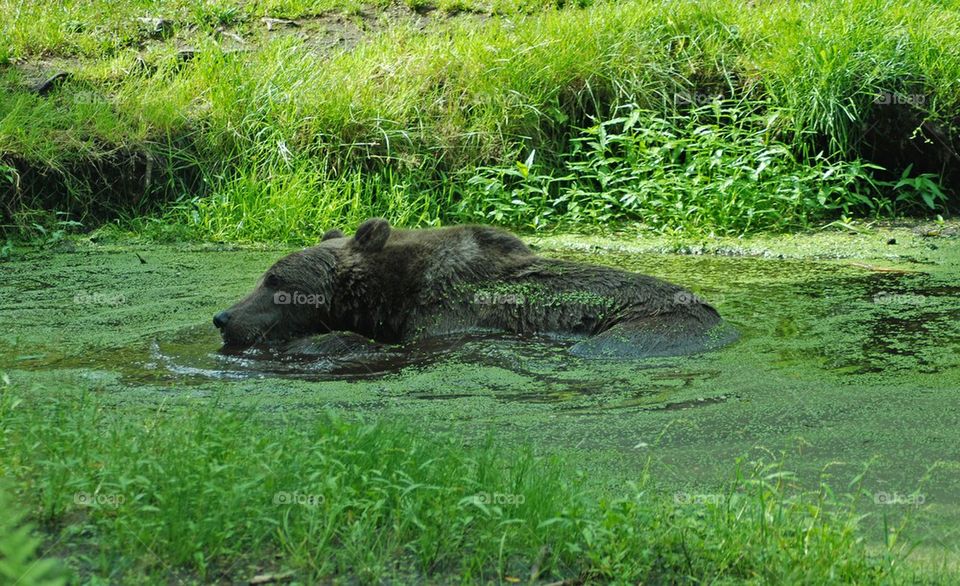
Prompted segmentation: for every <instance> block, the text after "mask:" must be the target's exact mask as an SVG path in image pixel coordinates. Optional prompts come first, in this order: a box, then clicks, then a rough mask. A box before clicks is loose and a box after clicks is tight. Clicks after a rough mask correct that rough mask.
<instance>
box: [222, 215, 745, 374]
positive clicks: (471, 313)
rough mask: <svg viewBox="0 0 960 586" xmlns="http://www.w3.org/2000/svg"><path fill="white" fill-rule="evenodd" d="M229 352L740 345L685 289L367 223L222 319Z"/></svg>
mask: <svg viewBox="0 0 960 586" xmlns="http://www.w3.org/2000/svg"><path fill="white" fill-rule="evenodd" d="M213 323H214V325H216V327H217V328H219V329H220V332H221V334H222V337H223V340H224V343H225V345H226V346H228V347H229V346H249V345H253V344H257V343H262V342H265V343H277V342H287V341H290V340H294V339H297V338H303V337H306V336H312V335H315V334H322V333H328V332H351V333H353V334H356V335H359V336H363V337H365V338H368V339H371V340H373V341H375V342H378V343H389V344H393V343H405V342H410V341H413V340H418V339H423V338H426V337H434V336H444V335H451V334H458V333H467V332H472V333H482V332H510V333H515V334H524V335H526V334H539V335H548V336H556V337H566V338H572V339H574V340H576V343H575V344H574V345H573V346H572V348H571V352H572V353H573V354H576V355H580V356H588V357H597V358H603V357H609V358H641V357H648V356H672V355H681V354H691V353H697V352H703V351H706V350H711V349H714V348H718V347H720V346H722V345H724V344H726V343H728V342H730V341H732V340H733V339H735V338H736V335H737V334H736V332H735V330H734V329H733V328H732V327H730V326H728V325H727V324H726V323H725V322H724V321H723V320H722V319H721V318H720V316H719V314H718V313H717V311H716V310H715V309H714V308H713V307H711V306H710V305H708V304H706V303H705V302H703V301H702V300H701V299H700V298H699V297H697V296H696V295H694V294H693V293H691V292H689V291H687V290H685V289H683V288H681V287H678V286H676V285H673V284H670V283H667V282H664V281H661V280H659V279H655V278H653V277H648V276H645V275H639V274H635V273H630V272H626V271H621V270H617V269H614V268H609V267H601V266H593V265H589V264H582V263H576V262H570V261H562V260H550V259H545V258H541V257H539V256H537V255H535V254H534V253H533V252H532V251H531V250H530V249H529V248H527V246H526V245H525V244H524V243H523V242H521V241H520V240H519V239H518V238H517V237H515V236H514V235H512V234H510V233H508V232H505V231H503V230H499V229H496V228H491V227H487V226H454V227H449V228H438V229H424V230H395V229H391V227H390V225H389V224H388V223H387V221H386V220H383V219H380V218H372V219H370V220H367V221H366V222H364V223H363V224H362V225H361V226H360V227H359V228H358V229H357V232H356V234H355V235H354V236H353V237H352V238H348V237H345V236H344V235H343V233H342V232H340V231H339V230H331V231H329V232H327V233H326V234H324V236H323V239H322V241H321V243H320V244H319V245H318V246H313V247H311V248H306V249H304V250H301V251H298V252H294V253H292V254H290V255H288V256H286V257H284V258H282V259H280V260H279V261H277V262H276V264H274V265H273V266H272V267H270V269H269V270H268V271H267V272H266V273H265V274H264V275H263V277H262V278H261V279H260V281H259V282H258V283H257V286H256V288H255V289H254V290H253V292H252V293H250V294H249V295H248V296H247V297H245V298H244V299H242V300H241V301H239V302H238V303H237V304H236V305H234V306H233V307H231V308H230V309H228V310H226V311H221V312H220V313H218V314H217V315H216V316H214V318H213Z"/></svg>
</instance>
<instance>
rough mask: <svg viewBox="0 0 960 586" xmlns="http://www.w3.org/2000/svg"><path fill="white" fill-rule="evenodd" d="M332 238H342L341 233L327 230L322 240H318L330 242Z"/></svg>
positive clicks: (335, 230)
mask: <svg viewBox="0 0 960 586" xmlns="http://www.w3.org/2000/svg"><path fill="white" fill-rule="evenodd" d="M333 238H343V231H341V230H337V229H336V228H334V229H332V230H327V231H326V232H324V233H323V238H321V239H320V242H324V241H325V240H330V239H333Z"/></svg>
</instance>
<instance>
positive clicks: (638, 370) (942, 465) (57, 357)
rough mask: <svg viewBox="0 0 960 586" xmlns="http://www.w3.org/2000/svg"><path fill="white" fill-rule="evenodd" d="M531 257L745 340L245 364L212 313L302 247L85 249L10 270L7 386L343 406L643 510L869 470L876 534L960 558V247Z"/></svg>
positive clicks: (826, 238) (428, 351)
mask: <svg viewBox="0 0 960 586" xmlns="http://www.w3.org/2000/svg"><path fill="white" fill-rule="evenodd" d="M948 232H949V231H948ZM955 232H956V230H954V233H955ZM891 239H893V240H894V241H895V243H893V244H888V243H889V242H890V241H891ZM532 244H533V245H534V246H535V247H538V248H539V249H540V251H541V253H542V254H544V255H545V256H552V257H557V258H561V257H562V258H567V259H572V260H580V261H585V262H592V263H598V264H608V265H611V266H617V267H622V268H626V269H630V270H634V271H639V272H643V273H647V274H651V275H655V276H658V277H662V278H664V279H667V280H670V281H673V282H676V283H678V284H681V285H685V286H687V287H689V288H690V289H692V290H693V291H695V292H696V293H697V294H698V295H700V296H702V297H704V298H706V299H707V300H709V301H711V302H712V303H713V304H714V305H715V306H716V307H717V308H718V309H719V311H720V312H721V314H722V315H723V316H724V317H725V318H726V319H727V320H729V321H730V322H731V323H732V324H734V325H735V326H736V327H737V328H738V329H739V330H740V332H741V339H740V341H738V342H737V343H735V344H733V345H731V346H729V347H727V348H724V349H722V350H720V351H717V352H713V353H710V354H704V355H700V356H694V357H680V358H669V359H655V360H646V361H591V360H585V359H579V358H575V357H573V356H570V355H568V354H567V353H566V351H565V346H564V345H563V344H559V343H556V342H551V341H549V340H537V339H521V338H516V337H480V336H476V337H469V336H467V337H459V338H457V339H451V340H442V341H437V342H432V343H430V344H425V345H420V346H414V347H408V348H403V349H399V350H398V351H397V352H396V353H394V354H392V355H390V356H388V357H387V358H385V359H382V360H377V361H365V360H363V359H356V360H339V361H333V360H327V359H315V360H293V361H290V360H280V359H276V358H274V357H270V356H264V355H258V354H255V353H246V354H243V353H241V354H231V355H226V354H221V353H219V352H218V350H219V347H220V344H219V337H218V335H217V332H216V330H215V329H214V327H213V326H212V324H211V323H210V318H211V316H212V315H213V313H214V312H215V311H217V310H219V309H222V308H225V307H227V306H229V305H230V304H231V303H232V302H234V301H235V300H236V299H237V298H239V297H240V296H241V295H243V294H245V293H246V292H247V291H248V290H249V289H250V288H251V287H252V286H253V284H254V282H255V281H256V279H257V277H258V276H259V275H260V274H261V273H262V272H263V271H264V270H265V269H266V268H267V267H268V266H269V265H270V264H271V263H272V262H273V261H274V260H275V259H276V258H279V257H280V256H282V255H283V254H284V253H285V252H286V251H285V250H282V249H252V248H231V247H224V246H212V245H211V246H200V245H191V246H159V245H149V246H148V245H119V244H112V245H103V244H100V245H98V244H93V243H89V242H78V243H73V244H69V245H68V246H67V247H64V248H63V249H60V250H56V251H49V250H27V251H20V252H19V253H17V254H15V255H14V257H13V258H12V259H10V260H7V261H5V262H3V263H2V264H0V270H2V273H3V279H2V281H0V320H2V324H3V326H2V328H0V370H3V371H4V372H6V373H7V374H8V376H10V378H11V379H12V380H15V381H17V382H19V383H22V384H26V385H30V386H34V387H38V388H41V389H43V390H45V391H47V392H50V393H56V392H57V390H58V389H59V388H63V387H64V386H71V387H78V386H79V387H86V388H90V389H92V390H93V391H95V392H97V393H100V394H101V395H102V396H103V397H104V398H105V400H107V401H108V402H112V403H115V405H116V407H117V408H118V409H129V410H141V409H152V408H156V406H157V405H159V404H164V405H167V406H171V407H172V406H176V405H186V406H190V405H195V404H197V403H198V402H209V401H218V404H220V405H222V406H223V408H224V409H234V408H249V407H250V406H254V407H255V408H257V409H260V410H263V411H264V412H265V413H266V414H267V415H268V416H269V415H271V414H273V413H276V414H278V415H280V414H282V415H284V416H285V417H286V418H287V421H288V422H289V421H296V420H297V419H298V418H310V417H311V416H312V414H314V413H317V412H318V411H321V410H325V409H331V408H333V409H336V410H338V411H340V412H347V413H359V414H362V415H363V416H365V417H382V418H387V419H402V420H408V421H410V420H412V421H415V422H416V423H417V425H418V427H420V428H421V429H423V430H424V431H425V432H427V433H430V432H431V431H434V430H435V431H436V432H437V433H441V432H442V433H455V434H460V435H462V436H464V437H466V438H468V440H469V441H474V440H476V441H480V440H482V439H483V438H485V437H487V436H493V438H494V439H495V440H496V441H498V442H501V443H503V444H510V445H517V444H519V445H530V446H533V447H534V449H535V450H537V451H538V452H542V453H548V454H556V455H558V456H559V457H560V458H561V459H562V460H563V461H564V462H566V463H569V464H570V466H571V469H580V470H584V471H586V473H587V474H586V478H587V480H586V482H588V483H591V484H593V485H594V487H595V488H598V489H599V490H602V491H605V492H608V493H610V494H617V493H622V492H626V490H627V488H626V483H627V482H630V481H633V480H637V479H638V478H639V477H640V475H641V473H642V471H643V469H644V467H646V466H649V469H650V470H651V472H652V474H653V477H654V479H655V484H656V486H657V487H660V488H662V489H663V490H665V491H683V492H685V493H687V494H691V493H695V494H701V493H706V494H709V493H710V491H711V490H716V489H717V487H718V486H720V485H721V484H722V483H723V482H724V481H725V480H728V479H729V478H730V474H731V471H732V470H733V467H734V461H735V459H736V458H737V457H740V456H746V457H747V458H748V459H756V458H763V459H765V460H767V461H770V460H783V461H784V463H785V466H786V468H787V469H790V470H793V471H794V472H795V473H796V475H797V478H798V482H799V483H800V484H801V485H808V486H815V485H816V483H817V482H818V481H819V480H821V479H827V480H828V481H829V482H830V483H831V484H832V485H833V486H835V487H836V489H837V490H838V492H843V491H844V490H847V489H848V487H847V483H848V482H849V481H850V480H851V479H853V478H854V477H856V476H857V475H858V474H860V473H861V472H862V471H863V470H864V468H865V467H868V471H867V473H866V475H865V476H864V477H863V480H862V484H861V488H862V489H863V490H864V491H866V494H867V495H875V498H874V499H870V498H867V499H866V502H865V503H864V504H863V508H864V510H865V511H867V512H870V513H872V518H873V519H875V520H882V519H883V518H884V517H887V518H888V519H893V518H895V519H900V518H902V517H903V516H905V515H906V516H909V517H910V518H911V519H912V522H911V523H912V524H911V527H912V528H911V529H910V531H909V536H911V537H913V538H916V539H922V540H924V543H926V544H928V545H932V546H935V547H946V548H948V550H950V551H953V552H956V551H957V544H958V543H960V536H958V535H957V533H956V530H955V529H954V527H957V526H960V482H958V476H960V239H958V238H957V237H956V236H944V235H943V231H942V230H941V231H933V232H931V233H929V234H927V233H925V231H924V230H920V229H917V228H916V227H914V228H897V229H893V228H889V229H884V230H877V229H874V230H871V231H870V232H869V233H867V234H861V235H855V234H840V233H831V234H816V235H810V236H794V237H781V238H767V239H761V240H752V241H739V240H711V241H704V242H695V243H683V242H665V241H661V240H656V239H649V238H639V239H638V238H625V237H624V238H618V239H604V238H588V237H558V238H547V239H534V240H533V241H532ZM677 252H682V253H684V254H677ZM690 253H697V254H690ZM288 424H289V423H288ZM911 495H912V497H911ZM918 495H919V498H917V497H918ZM880 525H881V523H880V522H877V523H874V524H873V525H871V524H870V523H867V524H866V531H867V532H868V533H870V537H872V538H876V539H879V538H880V531H881V529H880V528H879V526H880Z"/></svg>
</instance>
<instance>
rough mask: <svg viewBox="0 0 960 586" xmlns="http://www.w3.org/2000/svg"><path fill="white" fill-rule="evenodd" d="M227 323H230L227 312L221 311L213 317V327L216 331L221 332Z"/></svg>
mask: <svg viewBox="0 0 960 586" xmlns="http://www.w3.org/2000/svg"><path fill="white" fill-rule="evenodd" d="M228 321H230V313H229V312H227V311H221V312H220V313H218V314H216V315H215V316H213V325H215V326H217V329H221V330H222V329H223V328H224V326H226V325H227V322H228Z"/></svg>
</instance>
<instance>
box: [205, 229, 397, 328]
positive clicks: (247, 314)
mask: <svg viewBox="0 0 960 586" xmlns="http://www.w3.org/2000/svg"><path fill="white" fill-rule="evenodd" d="M389 236H390V224H388V223H387V221H386V220H383V219H381V218H372V219H370V220H367V221H366V222H364V223H363V224H361V226H360V227H359V228H357V232H356V234H354V236H353V237H352V238H346V237H344V235H343V232H341V231H340V230H330V231H328V232H327V233H326V234H324V235H323V239H322V240H321V242H320V244H319V245H318V246H314V247H311V248H306V249H304V250H300V251H298V252H294V253H292V254H289V255H287V256H285V257H284V258H282V259H280V260H278V261H277V262H276V263H275V264H274V265H273V266H272V267H270V268H269V269H268V270H267V272H266V273H264V274H263V276H262V277H261V278H260V280H259V281H258V282H257V286H256V287H255V288H254V290H253V292H251V293H250V294H249V295H247V296H246V297H244V298H243V299H241V300H240V301H238V302H237V303H236V304H234V306H233V307H231V308H229V309H227V310H225V311H221V312H219V313H217V314H216V315H215V316H214V317H213V324H214V325H215V326H216V327H217V328H218V329H219V330H220V334H221V336H222V337H223V342H224V344H225V345H226V346H233V347H238V346H239V347H242V346H250V345H253V344H259V343H262V342H266V343H275V342H283V341H287V340H290V339H293V338H296V337H299V336H305V335H310V334H323V333H327V332H330V331H334V330H336V329H338V327H339V326H340V324H339V318H338V317H337V308H336V307H335V305H336V302H335V296H336V293H337V291H336V287H337V277H338V269H339V268H340V267H341V265H343V264H344V262H345V260H347V259H348V258H349V257H351V256H356V255H358V254H360V255H363V254H370V253H375V252H379V251H380V250H382V249H383V247H384V246H385V245H386V243H387V239H388V238H389Z"/></svg>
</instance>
